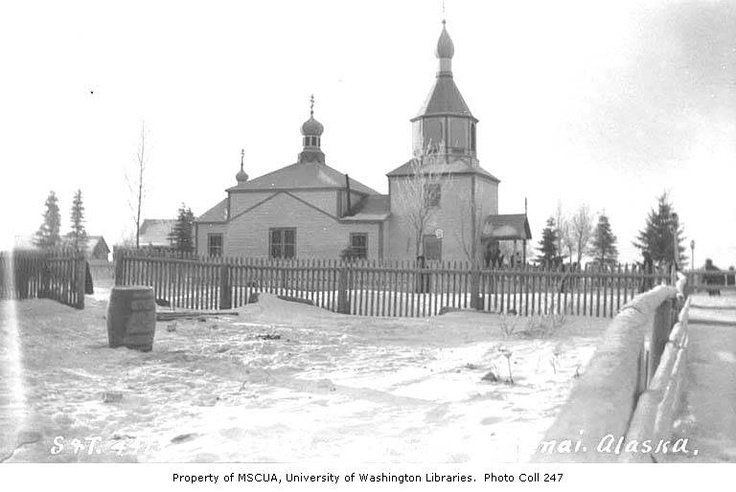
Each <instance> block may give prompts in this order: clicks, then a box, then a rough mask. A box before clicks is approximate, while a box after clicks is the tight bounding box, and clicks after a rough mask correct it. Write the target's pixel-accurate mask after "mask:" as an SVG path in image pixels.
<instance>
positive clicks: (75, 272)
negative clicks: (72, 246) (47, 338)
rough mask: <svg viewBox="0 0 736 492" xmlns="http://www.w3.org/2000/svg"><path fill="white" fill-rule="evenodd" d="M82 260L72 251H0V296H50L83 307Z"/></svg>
mask: <svg viewBox="0 0 736 492" xmlns="http://www.w3.org/2000/svg"><path fill="white" fill-rule="evenodd" d="M85 268H86V260H85V258H84V256H83V255H81V254H78V253H76V252H72V251H65V250H59V251H44V252H41V251H17V250H16V251H12V252H0V299H18V300H22V299H32V298H37V299H52V300H55V301H58V302H60V303H62V304H66V305H67V306H71V307H74V308H77V309H84V287H85Z"/></svg>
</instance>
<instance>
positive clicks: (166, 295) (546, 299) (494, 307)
mask: <svg viewBox="0 0 736 492" xmlns="http://www.w3.org/2000/svg"><path fill="white" fill-rule="evenodd" d="M666 280H667V276H666V275H665V274H663V273H659V272H655V273H644V272H641V271H639V270H637V269H636V268H631V267H629V266H622V267H617V268H615V269H612V270H611V271H605V272H598V271H565V270H564V269H558V270H547V269H541V268H537V267H530V266H527V267H524V268H517V269H487V268H483V267H481V266H480V265H473V264H471V263H467V262H443V263H439V262H437V263H429V264H427V265H426V266H424V267H421V266H420V265H419V264H417V263H416V262H401V261H352V262H341V261H338V260H329V259H328V260H320V259H295V260H275V259H266V258H222V257H196V256H193V255H162V254H160V253H142V252H139V251H125V250H118V251H117V252H116V254H115V284H116V285H147V286H152V287H153V289H154V294H155V296H156V298H157V300H158V302H159V304H162V305H170V306H172V307H173V308H182V309H189V310H214V309H231V308H236V307H239V306H243V305H245V304H248V303H249V302H251V300H252V299H253V294H257V293H261V292H265V293H271V294H275V295H279V296H282V297H286V298H292V299H298V300H304V301H307V302H309V303H312V304H314V305H316V306H320V307H322V308H325V309H328V310H331V311H334V312H339V313H345V314H354V315H360V316H394V317H403V316H409V317H426V316H432V315H435V314H438V313H439V312H440V311H441V310H443V309H444V310H453V309H464V308H472V309H477V310H482V311H490V312H499V313H513V314H519V315H524V316H530V315H545V314H550V313H558V314H575V315H584V316H596V317H612V316H614V315H615V314H616V313H617V312H618V310H619V309H620V308H621V307H622V306H623V305H624V304H626V303H627V302H628V301H629V300H631V299H632V298H633V297H634V296H635V295H636V294H638V293H639V292H640V291H641V289H642V287H644V286H652V285H655V284H657V283H660V282H662V281H666Z"/></svg>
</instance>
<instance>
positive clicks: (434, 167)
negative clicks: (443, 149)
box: [386, 156, 501, 183]
mask: <svg viewBox="0 0 736 492" xmlns="http://www.w3.org/2000/svg"><path fill="white" fill-rule="evenodd" d="M449 158H450V159H453V157H452V156H449ZM438 161H439V162H437V163H433V164H428V165H426V166H423V167H422V169H423V170H425V172H430V173H448V174H477V175H479V176H484V177H486V178H488V179H490V180H491V181H494V182H496V183H500V182H501V180H499V179H498V178H497V177H495V176H494V175H492V174H491V173H489V172H488V171H486V170H485V169H483V168H482V167H480V166H477V167H476V166H473V165H471V163H470V160H469V159H467V158H454V160H451V161H450V162H449V163H445V162H444V159H442V158H440V159H438ZM414 171H415V167H414V159H411V160H409V161H408V162H406V163H405V164H402V165H401V166H399V167H397V168H396V169H394V170H393V171H391V172H390V173H388V174H386V176H388V177H389V178H393V177H398V176H412V175H413V174H414Z"/></svg>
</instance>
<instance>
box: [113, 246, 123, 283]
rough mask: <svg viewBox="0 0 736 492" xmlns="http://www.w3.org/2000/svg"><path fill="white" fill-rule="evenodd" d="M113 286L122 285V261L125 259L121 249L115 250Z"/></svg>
mask: <svg viewBox="0 0 736 492" xmlns="http://www.w3.org/2000/svg"><path fill="white" fill-rule="evenodd" d="M114 260H115V287H120V286H122V285H123V261H125V253H123V251H122V250H119V251H116V252H115V258H114Z"/></svg>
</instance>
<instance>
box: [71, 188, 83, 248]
mask: <svg viewBox="0 0 736 492" xmlns="http://www.w3.org/2000/svg"><path fill="white" fill-rule="evenodd" d="M71 222H72V226H71V227H72V230H71V231H70V232H69V234H67V238H68V239H69V243H70V244H71V246H72V248H74V251H79V252H84V251H86V250H87V231H86V230H85V228H84V205H83V204H82V190H77V192H76V193H74V201H73V202H72V214H71Z"/></svg>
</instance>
